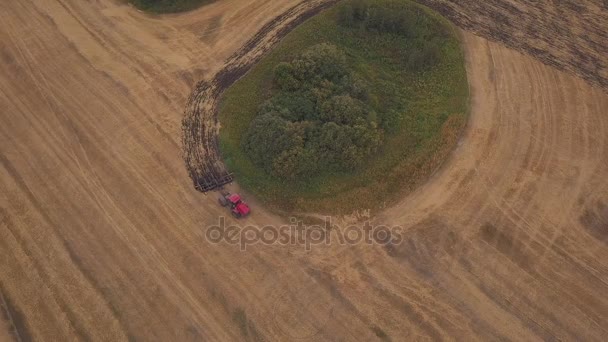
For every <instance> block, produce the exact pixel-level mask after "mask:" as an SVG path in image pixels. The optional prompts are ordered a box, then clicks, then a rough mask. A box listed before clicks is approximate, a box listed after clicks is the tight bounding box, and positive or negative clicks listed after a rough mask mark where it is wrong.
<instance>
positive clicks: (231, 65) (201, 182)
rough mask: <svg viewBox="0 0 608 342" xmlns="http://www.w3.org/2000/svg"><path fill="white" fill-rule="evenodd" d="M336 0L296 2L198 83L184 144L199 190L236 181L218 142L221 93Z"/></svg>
mask: <svg viewBox="0 0 608 342" xmlns="http://www.w3.org/2000/svg"><path fill="white" fill-rule="evenodd" d="M336 1H337V0H331V1H328V0H320V1H306V2H301V3H299V4H297V5H295V6H294V7H292V8H290V9H289V10H287V11H286V12H284V13H283V14H281V15H280V16H278V17H276V18H274V19H273V20H272V21H270V22H269V23H268V24H266V25H265V26H264V27H262V29H261V30H260V31H259V32H258V33H257V34H256V35H255V36H254V37H253V38H251V39H250V40H249V41H248V42H246V43H245V44H244V45H243V47H242V48H241V49H240V50H239V51H237V52H236V53H235V54H234V55H233V56H231V57H230V58H229V59H228V61H227V62H226V65H225V66H224V68H223V69H222V70H221V71H220V72H219V73H218V74H217V75H216V76H215V77H214V78H213V80H211V81H201V82H199V83H198V84H197V85H196V88H195V89H194V91H193V92H192V94H191V95H190V97H189V99H188V104H187V105H186V110H185V113H184V119H183V121H182V148H183V154H184V156H183V157H184V161H185V163H186V169H187V170H188V174H189V175H190V178H191V179H192V182H193V183H194V187H195V188H196V189H197V190H199V191H201V192H208V191H211V190H214V189H217V188H220V187H222V186H224V185H226V184H228V183H231V182H232V181H233V175H232V173H230V172H229V171H228V170H227V169H226V166H225V165H224V163H223V162H222V160H221V157H220V153H219V146H218V136H219V128H220V127H219V121H218V117H217V115H218V113H217V111H218V109H217V104H218V101H219V98H220V96H221V94H222V93H223V92H224V90H225V89H227V88H228V87H230V86H231V85H232V84H233V83H234V82H235V81H236V80H238V79H239V78H240V77H241V76H243V75H244V74H245V73H246V72H247V70H249V68H250V67H251V66H252V65H253V64H255V62H256V61H258V60H259V59H260V58H261V57H262V55H263V54H264V53H265V52H267V51H268V50H269V49H271V48H272V46H274V44H276V43H277V42H278V41H279V40H280V39H281V38H282V37H283V36H285V35H286V34H287V33H289V31H291V30H292V29H293V28H294V27H296V26H297V25H298V24H299V23H301V22H303V21H305V20H306V19H308V18H310V17H312V16H314V15H315V14H316V13H318V12H319V11H321V10H323V9H326V8H328V7H330V6H331V5H332V4H334V3H336Z"/></svg>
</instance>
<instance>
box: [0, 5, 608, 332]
mask: <svg viewBox="0 0 608 342" xmlns="http://www.w3.org/2000/svg"><path fill="white" fill-rule="evenodd" d="M298 3H299V1H296V0H277V1H263V0H249V1H240V0H221V1H218V2H216V3H214V4H212V5H209V6H206V7H204V8H202V9H200V10H197V11H194V12H191V13H187V14H182V15H171V16H166V17H152V16H146V15H144V14H142V13H139V12H137V11H135V10H133V9H132V8H130V7H128V6H124V5H122V4H120V3H118V2H114V1H112V0H98V1H94V2H90V1H80V0H56V1H47V0H23V1H2V2H0V117H1V119H2V120H1V122H2V125H0V190H1V191H0V291H1V293H2V295H3V296H4V297H6V298H7V302H8V303H10V304H9V305H10V307H11V308H10V311H11V312H12V314H11V315H12V316H13V320H14V321H16V322H15V325H16V327H17V330H19V336H20V339H22V340H27V339H30V338H32V339H35V340H69V339H73V338H79V339H83V340H87V339H89V340H127V339H136V340H182V341H188V340H192V341H197V340H221V341H224V340H239V341H240V340H293V339H298V338H299V339H307V338H308V339H314V340H370V339H385V340H390V339H392V340H422V339H433V340H440V339H458V340H465V339H466V340H473V339H476V340H501V339H508V340H536V339H548V340H551V339H561V340H597V341H603V340H605V337H606V336H607V335H608V328H607V327H608V298H606V293H608V94H607V93H606V91H605V90H604V88H602V85H605V83H602V82H603V81H602V79H605V77H606V75H605V70H599V69H598V70H599V71H598V74H597V75H599V76H597V77H595V78H596V79H594V76H593V75H592V74H593V72H592V71H587V70H588V68H587V67H581V68H576V67H573V66H570V64H568V63H574V64H576V58H577V57H576V56H575V55H574V54H570V55H560V51H563V49H561V48H560V46H561V45H556V46H552V45H549V44H547V45H540V44H539V46H538V47H537V48H538V49H540V50H541V51H545V52H544V54H545V55H544V57H542V56H541V57H540V59H539V56H538V54H534V53H532V54H530V53H529V52H530V51H529V49H527V48H521V47H520V46H514V44H511V43H509V42H510V41H520V40H525V39H526V36H525V35H526V34H527V33H525V30H524V31H523V33H521V31H517V32H519V33H517V32H512V31H509V30H505V34H504V36H505V37H506V38H505V37H502V36H500V35H498V36H496V35H494V36H493V35H486V34H484V32H480V30H479V29H475V28H474V27H473V26H472V24H471V23H479V22H483V23H484V24H483V25H485V26H488V25H487V24H486V23H487V19H486V18H485V17H483V16H482V15H480V14H479V13H478V12H476V11H468V10H470V8H468V7H463V6H464V4H467V3H472V2H462V4H461V5H460V7H459V6H455V7H451V8H452V10H451V11H453V12H454V11H455V13H456V12H457V13H459V16H457V17H461V18H466V19H467V23H469V24H467V25H463V27H465V29H469V30H473V31H474V32H480V33H481V34H482V35H483V36H485V37H490V38H492V39H496V40H498V42H492V41H488V40H486V39H485V38H481V37H479V36H476V35H474V34H472V33H471V32H470V31H467V30H465V31H463V40H464V46H465V50H466V53H467V64H468V65H467V67H468V76H469V80H470V84H471V92H472V112H471V119H470V122H469V126H468V128H467V130H466V132H465V133H464V136H463V138H462V140H461V143H460V146H459V147H458V148H457V149H456V150H455V151H454V153H453V154H452V155H451V157H450V159H449V160H448V161H447V162H446V164H445V165H444V166H443V168H442V169H441V170H440V171H439V172H437V173H436V174H435V175H434V176H433V177H432V179H430V180H429V182H428V183H427V184H425V185H424V186H422V187H421V188H419V189H418V190H416V191H415V192H414V193H413V194H411V195H410V196H408V197H407V198H404V199H403V200H402V201H401V202H400V203H398V204H396V205H395V206H392V207H391V208H388V209H387V210H386V211H384V212H382V213H380V214H379V215H378V216H377V217H375V219H374V222H376V223H378V224H390V225H400V226H402V227H403V228H404V232H405V233H404V241H403V242H402V243H401V244H398V245H397V244H395V245H389V246H380V245H374V246H369V245H357V246H354V247H352V246H351V247H339V246H324V247H319V248H315V249H313V251H312V252H310V253H306V252H305V251H303V249H302V248H300V247H283V246H262V245H256V246H251V247H250V248H249V249H248V250H247V252H240V251H239V249H238V247H235V246H225V245H213V244H210V243H209V242H207V241H205V239H204V232H205V230H204V227H206V226H209V225H212V224H215V223H216V222H217V218H218V217H219V216H220V215H224V214H225V212H224V211H223V208H220V207H219V206H218V205H217V203H216V198H215V197H214V196H205V195H203V194H201V193H199V192H197V191H196V190H195V189H194V188H193V187H192V181H191V179H190V177H188V170H187V169H186V167H185V166H184V160H183V158H182V148H181V147H182V146H181V138H182V132H181V131H182V130H181V122H182V118H183V113H184V108H185V107H186V104H187V102H188V97H189V96H190V94H191V92H192V90H193V89H194V87H195V84H196V83H197V82H198V81H200V80H213V79H214V78H215V75H216V74H217V73H218V72H220V71H221V70H222V69H223V67H224V66H225V64H226V63H227V62H226V61H228V63H230V61H231V60H232V59H230V57H231V56H235V53H236V52H237V51H242V49H243V45H244V44H245V43H246V42H248V41H252V40H251V39H252V37H254V36H255V35H256V33H257V32H259V31H260V30H261V29H263V28H264V27H265V25H267V24H268V23H270V22H272V21H273V20H274V19H275V18H277V17H280V16H281V15H282V14H284V13H285V12H289V11H290V10H293V8H294V6H296V5H298ZM320 3H323V1H310V2H307V4H308V5H307V6H311V7H314V6H315V5H317V4H320ZM482 3H484V2H479V4H482ZM487 3H488V6H494V7H492V9H493V10H496V11H498V13H500V11H501V8H503V7H505V8H506V6H496V4H497V3H504V4H507V3H510V4H515V5H516V7H518V8H520V9H522V8H523V9H526V8H529V11H527V13H535V12H534V11H537V8H538V6H536V5H535V2H532V1H524V0H522V1H508V0H505V1H502V2H499V1H489V2H487ZM542 3H545V4H547V5H546V6H547V8H549V7H550V4H551V3H554V2H550V1H543V2H542ZM580 3H581V4H583V6H587V5H588V7H585V8H586V12H585V15H583V16H579V17H577V16H576V15H575V13H578V12H576V11H577V9H576V8H567V7H565V8H562V9H561V10H562V11H563V14H564V15H561V16H555V18H557V19H555V20H561V19H559V18H568V24H569V25H565V24H564V22H561V24H562V25H558V26H559V27H560V29H565V30H567V31H568V30H569V31H568V32H570V33H569V34H570V35H569V37H570V38H559V39H567V43H568V44H570V45H571V46H574V47H576V48H577V49H579V50H580V51H583V52H584V53H583V54H584V56H593V53H592V52H590V53H588V54H587V53H586V52H588V51H589V50H586V49H587V46H591V45H593V46H596V48H595V49H596V50H597V51H600V52H601V51H602V50H601V48H597V46H600V47H601V44H603V42H602V41H599V40H600V39H602V38H601V37H602V36H601V35H600V34H596V35H592V34H587V33H586V32H583V31H581V30H582V29H581V28H584V27H586V25H587V24H584V23H583V21H585V20H587V21H590V20H593V21H594V22H595V26H597V27H598V29H599V30H603V31H601V32H606V29H607V28H608V22H607V21H606V13H605V11H606V9H605V7H602V6H603V4H602V3H601V2H595V1H582V2H580ZM479 4H478V6H481V5H479ZM471 6H473V5H471ZM305 7H306V6H304V7H301V8H305ZM475 8H476V7H475ZM577 8H578V7H577ZM459 11H460V12H459ZM504 11H505V12H504V13H507V12H508V11H509V9H508V8H507V9H504ZM524 12H526V11H524ZM476 13H477V14H476ZM482 13H485V12H483V11H482ZM505 15H507V14H505ZM450 16H451V17H453V15H450ZM515 17H517V16H515ZM515 17H513V18H515ZM290 18H293V19H294V20H295V19H296V18H297V15H295V16H290ZM456 21H457V22H459V21H458V20H456ZM290 22H291V20H290V19H287V20H285V21H284V22H283V23H281V25H289V23H290ZM459 23H462V22H459ZM558 24H559V23H558ZM281 25H280V26H281ZM480 25H481V24H480ZM598 25H599V26H598ZM553 26H555V25H544V26H542V25H541V26H540V27H541V28H542V29H541V31H542V33H540V36H541V37H543V36H546V37H550V36H551V35H550V30H551V27H553ZM275 29H277V30H279V31H280V29H279V27H277V28H275ZM544 30H548V31H546V32H545V31H544ZM273 32H274V31H273ZM513 35H517V36H516V37H513ZM520 35H521V36H520ZM561 36H564V35H563V34H561ZM583 36H585V37H591V38H589V39H591V41H592V42H591V43H590V42H589V41H587V39H586V38H585V39H583V38H582V37H583ZM269 37H272V35H271V36H269ZM564 37H565V36H564ZM594 37H595V38H594ZM518 39H519V40H518ZM547 40H551V39H547ZM253 41H255V40H253ZM270 41H272V39H270ZM500 41H503V42H507V44H508V46H511V47H515V48H517V49H518V51H522V52H526V53H528V54H523V53H522V52H518V51H516V50H513V49H511V48H509V47H507V46H505V45H503V44H502V43H500ZM551 41H555V40H551ZM264 42H268V40H262V41H258V43H256V46H254V47H252V48H251V49H246V50H247V51H249V52H250V53H251V51H262V50H263V46H264V44H266V43H264ZM604 47H605V45H604ZM260 49H261V50H260ZM556 50H560V51H556ZM594 51H595V50H594ZM250 56H255V53H254V54H253V55H250ZM579 57H580V56H579ZM581 58H582V57H581ZM594 58H599V65H600V66H601V65H605V63H606V62H605V60H602V59H601V58H602V57H601V56H599V57H598V56H595V57H594ZM604 58H605V57H604ZM541 61H542V62H541ZM552 61H553V62H552ZM543 62H544V63H543ZM562 62H563V63H566V64H560V63H562ZM545 63H549V64H552V65H554V66H559V67H560V68H559V69H558V68H556V67H554V66H549V65H547V64H545ZM585 65H587V64H585ZM562 69H565V70H566V71H562ZM600 69H601V68H600ZM602 73H603V74H602ZM590 75H591V76H590ZM584 79H587V81H586V80H584ZM345 220H346V219H345ZM282 222H283V220H282V219H280V218H278V217H275V216H273V215H271V214H269V213H267V212H265V211H264V210H263V208H260V207H254V215H253V216H252V217H250V218H249V219H247V222H246V223H247V224H256V225H266V224H280V223H282ZM0 318H2V319H0V340H4V339H5V338H6V336H9V335H10V333H9V332H8V330H10V329H11V328H10V327H8V325H7V323H6V322H7V319H5V317H4V316H2V315H0ZM5 326H6V327H5Z"/></svg>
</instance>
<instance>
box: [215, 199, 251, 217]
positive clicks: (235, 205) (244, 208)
mask: <svg viewBox="0 0 608 342" xmlns="http://www.w3.org/2000/svg"><path fill="white" fill-rule="evenodd" d="M218 201H219V202H220V205H221V206H222V207H227V206H230V211H231V212H232V215H233V216H234V217H236V218H241V217H245V216H247V215H249V213H250V212H251V209H250V208H249V206H248V205H247V203H245V202H244V201H243V199H242V198H241V195H239V194H230V193H226V194H222V196H220V198H219V199H218Z"/></svg>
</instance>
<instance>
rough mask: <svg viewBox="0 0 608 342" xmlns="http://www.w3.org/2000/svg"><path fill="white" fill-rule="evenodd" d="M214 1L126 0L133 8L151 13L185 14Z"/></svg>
mask: <svg viewBox="0 0 608 342" xmlns="http://www.w3.org/2000/svg"><path fill="white" fill-rule="evenodd" d="M213 1H214V0H127V2H129V3H132V4H133V5H134V6H135V7H137V8H139V9H141V10H143V11H147V12H151V13H158V14H161V13H178V12H186V11H191V10H193V9H196V8H198V7H201V6H203V5H206V4H210V3H212V2H213Z"/></svg>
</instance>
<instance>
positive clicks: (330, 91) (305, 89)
mask: <svg viewBox="0 0 608 342" xmlns="http://www.w3.org/2000/svg"><path fill="white" fill-rule="evenodd" d="M356 79H357V78H356V77H354V76H353V75H352V72H351V71H350V70H348V68H347V66H346V57H345V55H344V53H343V52H342V51H340V50H339V49H338V48H337V47H336V46H334V45H330V44H319V45H315V46H313V47H311V48H310V49H308V50H307V51H305V52H304V53H303V54H302V55H300V56H299V57H298V58H295V59H294V60H292V61H291V62H289V63H285V62H283V63H280V64H279V65H277V67H275V69H274V83H275V85H276V88H277V89H275V92H274V95H273V97H271V98H270V99H269V100H267V101H266V102H264V104H263V105H262V106H261V107H260V110H259V114H258V116H257V117H256V118H255V119H254V120H253V121H252V122H251V125H250V127H249V129H248V131H247V133H246V136H245V139H244V140H243V149H244V151H245V152H246V153H247V154H248V155H249V157H250V158H251V161H252V162H253V163H255V164H256V165H258V166H259V167H261V168H263V169H264V170H265V171H266V172H268V173H269V174H272V175H274V176H276V177H281V178H285V179H294V178H296V177H298V178H300V179H305V178H310V177H315V176H318V175H319V174H320V173H322V172H325V171H328V170H334V171H347V170H353V169H356V168H357V167H358V166H359V165H361V164H362V163H363V162H364V161H365V159H366V158H367V157H368V156H369V155H370V154H372V153H373V152H375V151H376V149H377V147H378V146H379V145H380V143H381V141H382V132H381V131H380V130H379V129H378V126H377V124H376V122H375V120H374V119H375V116H374V115H371V114H370V113H371V110H370V108H369V105H367V104H366V103H365V102H364V101H363V100H362V99H364V98H365V94H366V93H367V91H366V89H365V85H364V83H363V82H362V81H354V80H356ZM351 92H352V93H351Z"/></svg>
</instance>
